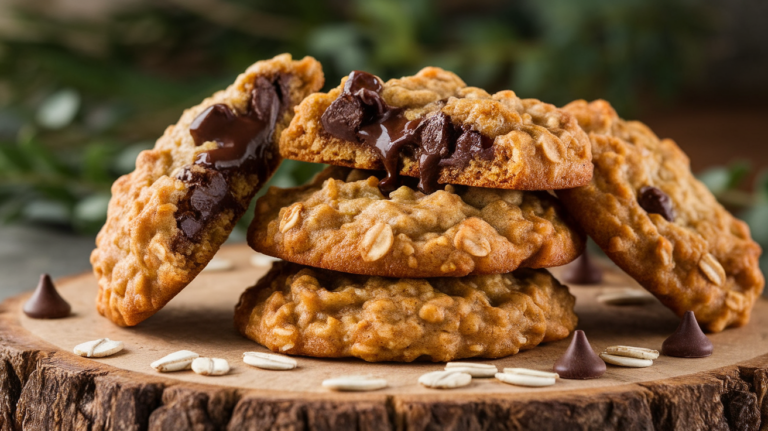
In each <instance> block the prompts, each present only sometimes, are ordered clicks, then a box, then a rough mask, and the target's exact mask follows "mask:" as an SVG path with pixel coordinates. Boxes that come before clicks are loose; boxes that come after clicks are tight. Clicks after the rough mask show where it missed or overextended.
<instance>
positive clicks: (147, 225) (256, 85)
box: [91, 54, 324, 326]
mask: <svg viewBox="0 0 768 431" xmlns="http://www.w3.org/2000/svg"><path fill="white" fill-rule="evenodd" d="M323 82H324V81H323V72H322V68H321V66H320V63H318V62H317V61H316V60H315V59H313V58H310V57H305V58H304V59H302V60H300V61H293V60H292V59H291V56H290V55H287V54H283V55H280V56H277V57H275V58H273V59H271V60H265V61H260V62H257V63H256V64H254V65H252V66H251V67H249V68H248V69H247V70H246V71H245V73H243V74H241V75H240V76H239V77H238V78H237V80H236V81H235V83H234V84H232V85H231V86H229V87H228V88H227V89H226V90H223V91H220V92H218V93H216V94H214V95H213V96H211V97H209V98H207V99H206V100H204V101H203V102H202V103H201V104H199V105H198V106H195V107H193V108H191V109H188V110H186V111H185V112H184V114H183V115H182V116H181V118H180V119H179V121H178V123H177V124H176V125H173V126H170V127H168V128H167V129H166V131H165V133H164V134H163V136H162V137H161V138H160V139H158V141H157V143H156V144H155V147H154V149H152V150H148V151H144V152H142V153H141V154H140V155H139V157H138V159H137V160H136V170H135V171H133V172H132V173H130V174H128V175H125V176H123V177H121V178H120V179H118V180H117V181H116V182H115V183H114V184H113V186H112V199H111V200H110V203H109V209H108V215H107V222H106V224H105V225H104V227H103V228H102V229H101V232H100V233H99V235H98V237H97V239H96V246H97V248H96V250H94V251H93V253H92V254H91V264H92V265H93V270H94V273H95V275H96V278H97V279H98V282H99V294H98V298H97V308H98V310H99V312H100V313H101V314H103V315H104V316H106V317H107V318H109V319H110V320H112V321H113V322H115V323H117V324H118V325H122V326H133V325H136V324H138V323H139V322H141V321H143V320H144V319H146V318H148V317H149V316H151V315H152V314H154V313H155V312H157V311H158V310H159V309H160V308H162V307H163V306H164V305H165V304H166V303H167V302H168V301H170V300H171V299H172V298H173V297H174V296H175V295H176V294H178V293H179V292H180V291H181V290H182V289H183V288H184V287H185V286H186V285H187V284H189V282H190V281H192V280H193V279H194V278H195V277H196V276H197V274H198V273H199V272H200V271H201V270H202V269H203V268H204V267H205V266H206V264H207V263H208V262H209V261H210V260H211V259H212V258H213V256H214V254H215V253H216V251H218V249H219V247H220V246H221V245H222V244H223V243H224V241H225V240H226V239H227V237H228V236H229V234H230V233H231V232H232V229H233V228H234V226H235V223H236V222H237V221H238V220H239V219H240V217H241V216H242V215H243V213H244V212H245V210H246V209H247V208H248V205H249V203H250V201H251V199H252V198H253V196H254V195H255V194H256V192H257V191H258V190H259V189H260V188H261V187H262V186H263V185H264V183H265V182H266V181H267V180H268V179H269V178H270V177H271V175H272V174H273V173H274V172H275V170H276V169H277V167H278V165H279V163H280V155H279V153H278V149H277V141H278V138H279V136H280V133H281V132H282V131H283V130H284V129H285V128H286V127H287V126H288V124H289V122H290V121H291V118H292V117H293V114H294V109H293V108H294V106H295V105H297V104H298V103H299V102H301V100H303V99H304V98H305V97H307V96H308V95H309V94H310V93H313V92H315V91H317V90H319V89H320V88H321V87H322V85H323Z"/></svg>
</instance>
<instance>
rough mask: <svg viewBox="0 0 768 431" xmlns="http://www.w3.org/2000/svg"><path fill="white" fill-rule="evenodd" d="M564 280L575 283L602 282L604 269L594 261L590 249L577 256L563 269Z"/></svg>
mask: <svg viewBox="0 0 768 431" xmlns="http://www.w3.org/2000/svg"><path fill="white" fill-rule="evenodd" d="M563 281H565V282H566V283H573V284H600V282H601V281H603V270H602V268H600V267H599V266H597V265H595V263H594V262H592V258H590V257H589V251H587V250H584V253H583V254H582V255H581V256H579V257H578V258H576V260H574V261H573V262H571V264H570V265H568V266H567V267H565V269H564V270H563Z"/></svg>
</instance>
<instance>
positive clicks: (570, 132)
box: [280, 67, 592, 194]
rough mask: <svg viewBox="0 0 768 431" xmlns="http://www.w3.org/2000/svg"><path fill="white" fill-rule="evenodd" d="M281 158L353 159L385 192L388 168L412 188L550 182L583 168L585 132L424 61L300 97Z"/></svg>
mask: <svg viewBox="0 0 768 431" xmlns="http://www.w3.org/2000/svg"><path fill="white" fill-rule="evenodd" d="M280 152H281V154H282V155H283V157H285V158H288V159H295V160H303V161H307V162H316V163H328V164H331V165H336V166H346V167H351V168H357V169H386V171H387V172H388V177H387V178H386V179H384V180H383V181H382V182H381V184H380V186H381V188H382V190H383V192H384V193H385V194H388V193H389V192H391V191H393V190H394V189H395V188H396V187H397V186H398V185H399V184H398V181H397V177H398V176H399V175H400V174H402V175H407V176H411V177H417V178H419V179H420V182H419V190H421V191H424V192H426V193H431V192H432V191H434V190H436V189H437V188H438V186H437V184H438V183H439V184H462V185H467V186H473V187H490V188H502V189H513V190H553V189H562V188H569V187H576V186H581V185H585V184H587V183H588V182H589V180H590V178H592V164H591V163H590V160H591V159H592V156H591V153H590V144H589V139H588V138H587V136H586V134H585V133H584V132H583V131H582V130H581V128H579V126H578V124H577V123H576V121H575V120H574V118H573V117H571V116H570V115H568V114H567V113H565V112H563V111H562V110H559V109H557V108H556V107H555V106H553V105H550V104H548V103H543V102H541V101H539V100H536V99H520V98H519V97H517V95H515V93H514V92H512V91H502V92H499V93H496V94H493V95H491V94H488V93H487V92H486V91H484V90H482V89H480V88H476V87H467V85H466V84H465V83H464V82H463V81H462V80H461V79H460V78H459V77H458V76H456V75H455V74H453V73H451V72H448V71H445V70H443V69H440V68H437V67H427V68H425V69H423V70H421V71H420V72H419V73H417V74H416V75H414V76H408V77H404V78H400V79H391V80H389V81H387V82H383V81H382V80H381V79H379V78H378V77H376V76H374V75H371V74H369V73H366V72H360V71H354V72H352V73H351V74H350V75H349V77H347V78H344V79H342V81H341V84H340V85H339V86H338V87H337V88H335V89H333V90H331V91H330V92H328V93H317V94H313V95H311V96H310V97H308V98H307V99H305V100H304V101H303V102H302V103H301V105H299V107H298V109H297V111H296V117H295V118H294V119H293V121H292V122H291V125H290V126H289V127H288V129H286V130H285V132H283V134H282V136H281V137H280Z"/></svg>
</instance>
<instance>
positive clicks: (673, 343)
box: [661, 311, 714, 358]
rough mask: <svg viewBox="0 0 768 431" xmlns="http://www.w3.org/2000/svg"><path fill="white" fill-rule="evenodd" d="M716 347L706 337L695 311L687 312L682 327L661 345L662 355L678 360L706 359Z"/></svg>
mask: <svg viewBox="0 0 768 431" xmlns="http://www.w3.org/2000/svg"><path fill="white" fill-rule="evenodd" d="M713 350H714V346H713V345H712V341H710V340H709V338H707V336H706V335H704V332H702V330H701V328H700V327H699V323H698V322H697V321H696V316H695V315H694V314H693V311H686V312H685V315H683V319H682V320H681V321H680V325H679V326H678V327H677V329H676V330H675V332H674V333H673V334H672V335H670V336H669V337H668V338H667V339H666V340H664V343H663V344H662V345H661V353H662V354H663V355H666V356H674V357H677V358H704V357H707V356H710V355H711V354H712V351H713Z"/></svg>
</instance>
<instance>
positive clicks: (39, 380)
mask: <svg viewBox="0 0 768 431" xmlns="http://www.w3.org/2000/svg"><path fill="white" fill-rule="evenodd" d="M253 254H254V253H253V252H252V251H250V249H248V248H247V247H245V246H228V247H225V248H223V249H222V250H221V252H220V253H219V255H218V256H219V257H220V258H224V259H229V260H231V261H232V262H233V263H234V268H233V270H231V271H226V272H207V273H203V274H201V275H200V276H199V277H198V279H196V280H195V281H194V282H193V283H192V284H190V285H189V286H188V287H187V288H186V289H185V290H184V291H183V292H182V293H181V294H179V295H178V296H177V297H176V298H175V299H174V300H173V301H172V302H171V303H170V304H168V306H167V307H165V308H164V309H163V310H161V311H160V312H159V313H158V314H157V315H155V316H153V317H152V318H150V319H148V320H147V321H145V322H143V323H142V324H140V325H139V326H138V327H135V328H119V327H116V326H114V325H113V324H112V323H110V322H109V321H107V320H106V319H104V318H102V317H101V316H99V315H98V313H97V312H96V310H95V307H94V298H95V295H96V289H97V288H96V282H95V279H94V278H93V276H92V275H91V274H84V275H81V276H76V277H72V278H69V279H65V280H59V281H58V282H57V285H58V288H59V291H60V292H61V294H62V295H63V296H64V297H65V298H66V299H67V300H68V301H69V302H70V303H71V304H72V307H73V311H74V315H73V316H72V317H70V318H67V319H61V320H50V321H49V320H35V319H29V318H27V317H26V316H24V315H23V313H21V312H20V308H21V305H22V304H23V302H24V300H25V299H26V295H25V296H21V297H17V298H14V299H11V300H8V301H6V302H5V303H4V304H3V305H2V308H0V394H4V396H0V430H4V429H14V426H15V427H21V426H24V427H31V426H33V425H34V426H37V427H40V428H41V429H42V428H51V426H52V424H54V425H55V426H56V427H58V426H60V427H62V428H65V429H66V428H69V427H74V428H77V427H79V426H84V425H86V424H88V425H91V426H96V427H97V428H101V427H104V428H124V427H127V428H134V429H143V428H146V427H149V428H156V429H164V428H173V429H187V428H189V429H192V428H193V427H198V428H200V427H201V428H202V429H205V428H207V427H210V428H211V429H216V428H224V427H226V426H228V427H230V428H231V429H242V428H246V429H249V428H250V429H277V428H280V429H294V428H295V429H397V428H401V429H457V430H458V429H489V428H490V429H493V428H502V429H526V428H530V427H533V428H538V429H550V428H551V429H562V428H567V427H583V428H589V427H593V428H601V429H648V428H650V427H656V428H686V429H697V428H714V429H718V428H720V429H728V428H734V427H735V428H739V429H752V428H754V429H757V428H758V427H759V425H760V424H761V423H763V424H766V425H768V404H766V405H765V407H764V404H763V396H764V394H765V392H766V388H768V342H766V340H768V301H765V300H760V301H759V302H758V304H757V306H756V309H755V312H754V313H753V320H752V322H751V323H750V324H749V325H747V326H746V327H744V328H739V329H734V330H728V331H725V332H723V333H720V334H712V335H710V338H711V339H712V341H713V343H714V345H715V353H714V355H713V356H711V357H709V358H703V359H679V358H670V357H665V356H662V357H660V358H659V359H658V360H656V361H655V363H654V365H653V366H652V367H650V368H641V369H629V368H619V367H614V366H610V365H609V366H608V371H607V372H606V374H605V375H604V376H603V377H602V378H601V379H597V380H588V381H574V380H559V381H558V383H557V384H556V385H555V386H552V387H548V388H536V389H532V388H521V387H516V386H511V385H506V384H503V383H500V382H498V381H496V380H495V379H475V380H473V383H472V384H471V385H470V386H469V387H466V388H461V389H455V390H450V391H438V390H433V389H427V388H424V387H422V386H420V385H418V383H417V379H418V377H419V376H420V375H421V374H423V373H425V372H429V371H434V370H439V369H442V368H443V366H444V364H433V363H416V364H413V363H412V364H398V363H375V364H371V363H366V362H363V361H360V360H355V359H347V360H331V359H326V360H323V359H313V358H298V361H299V368H298V369H296V370H293V371H287V372H286V371H283V372H278V371H266V370H260V369H256V368H253V367H250V366H248V365H246V364H244V363H243V362H242V353H243V352H245V351H266V349H264V348H262V347H261V346H259V345H257V344H256V343H254V342H252V341H250V340H247V339H245V338H243V337H241V336H240V335H239V334H238V333H237V332H236V331H235V330H234V328H233V323H232V314H233V308H234V304H235V303H236V302H237V299H238V297H239V295H240V293H241V292H242V291H243V290H244V289H245V288H246V287H247V286H250V285H252V284H253V283H254V282H255V281H256V279H257V278H258V277H260V276H261V275H263V274H264V273H265V272H266V269H267V268H266V267H265V266H261V267H255V266H253V265H251V264H250V258H251V256H253ZM608 266H609V265H607V264H606V267H608ZM553 272H554V273H555V274H556V275H557V273H558V272H559V271H558V269H555V270H553ZM634 286H636V285H635V283H634V282H633V281H632V280H631V279H629V278H628V277H626V276H625V275H624V274H623V273H620V272H618V271H616V270H611V271H609V272H608V273H607V276H606V282H605V283H603V285H601V286H597V287H594V286H593V287H578V286H572V288H571V290H572V292H573V293H574V294H575V295H576V297H577V306H576V310H577V312H578V314H579V317H580V323H579V329H583V330H584V331H585V332H586V333H587V336H588V337H589V339H590V342H591V343H592V345H593V347H594V348H595V349H596V350H601V349H603V348H605V347H607V346H610V345H615V344H626V345H633V346H640V347H649V348H654V349H659V348H660V347H661V343H662V341H663V340H664V338H665V337H666V336H667V335H669V334H670V333H671V332H672V331H674V329H675V327H676V326H677V323H678V319H677V317H676V316H674V315H673V314H672V313H671V312H669V311H668V310H667V309H666V308H664V307H663V306H662V305H661V304H660V303H658V302H655V301H654V302H653V303H651V304H648V305H643V306H624V307H617V306H607V305H604V304H600V303H599V302H597V301H596V297H597V295H598V294H600V293H602V292H605V291H609V290H612V289H617V288H625V287H634ZM33 287H34V280H31V281H30V289H32V288H33ZM102 337H108V338H111V339H114V340H121V341H123V342H125V345H126V349H125V350H124V351H123V352H121V353H120V354H117V355H115V356H113V357H109V358H103V359H83V358H79V357H77V356H75V355H73V354H71V353H70V352H71V351H72V348H73V347H74V346H75V345H77V344H79V343H82V342H84V341H88V340H92V339H96V338H102ZM567 345H568V340H563V341H560V342H556V343H550V344H547V345H542V346H539V347H537V348H536V349H533V350H530V351H526V352H522V353H520V354H518V355H516V356H513V357H508V358H504V359H499V360H494V361H482V362H487V363H493V364H496V365H497V366H498V367H499V368H500V369H501V368H503V367H527V368H534V369H541V370H551V368H552V365H553V364H554V362H555V361H556V360H557V358H558V357H559V356H560V355H561V354H562V353H563V351H564V350H565V348H566V347H567ZM181 349H187V350H193V351H195V352H197V353H199V354H201V355H203V356H215V357H222V358H226V359H227V360H228V361H229V363H230V366H231V367H232V371H231V372H230V374H228V375H226V376H221V377H204V376H198V375H196V374H194V373H192V372H191V371H187V372H178V373H169V374H158V373H156V372H154V371H153V370H152V369H151V368H150V367H149V364H150V363H151V362H152V361H154V360H156V359H158V358H160V357H162V356H164V355H166V354H168V353H171V352H173V351H176V350H181ZM473 362H474V361H473ZM345 374H365V375H371V376H375V377H384V378H386V379H387V380H388V382H389V387H388V388H386V389H383V390H380V391H375V392H370V393H365V394H348V393H334V392H329V391H326V390H324V389H322V388H321V386H320V383H321V382H322V380H324V379H326V378H330V377H334V376H339V375H345Z"/></svg>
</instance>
